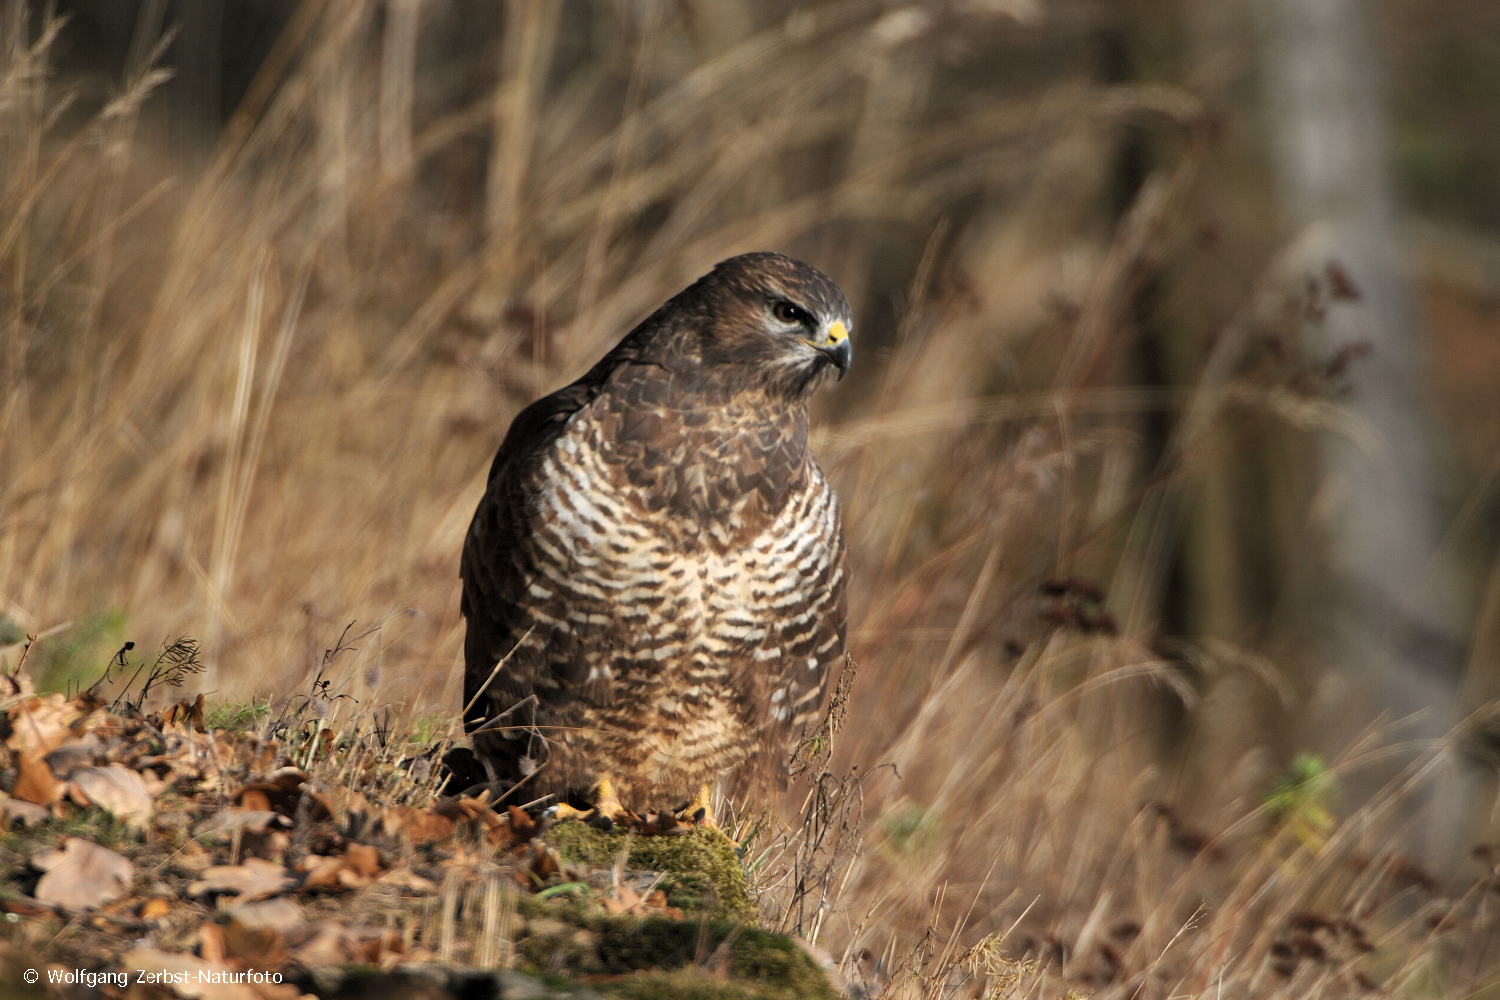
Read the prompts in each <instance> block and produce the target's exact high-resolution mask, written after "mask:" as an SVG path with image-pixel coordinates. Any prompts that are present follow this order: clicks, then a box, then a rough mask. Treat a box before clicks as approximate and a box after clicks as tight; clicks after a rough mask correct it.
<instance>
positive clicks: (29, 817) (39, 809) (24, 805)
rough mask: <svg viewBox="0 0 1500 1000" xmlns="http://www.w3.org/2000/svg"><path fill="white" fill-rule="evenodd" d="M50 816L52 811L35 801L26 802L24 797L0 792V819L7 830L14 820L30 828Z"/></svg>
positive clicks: (43, 821)
mask: <svg viewBox="0 0 1500 1000" xmlns="http://www.w3.org/2000/svg"><path fill="white" fill-rule="evenodd" d="M51 816H52V811H51V810H50V809H48V808H47V807H46V806H39V805H37V804H36V803H35V802H27V801H25V800H24V799H13V798H11V797H10V796H8V795H6V794H5V793H4V792H0V821H3V824H4V828H5V829H7V830H9V829H10V827H11V825H12V824H13V823H15V821H16V820H20V821H21V825H22V826H24V827H26V828H28V829H30V828H31V827H33V826H37V825H39V824H41V823H45V822H46V821H47V820H48V819H49V818H50V817H51Z"/></svg>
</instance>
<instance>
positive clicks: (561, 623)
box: [461, 265, 846, 806]
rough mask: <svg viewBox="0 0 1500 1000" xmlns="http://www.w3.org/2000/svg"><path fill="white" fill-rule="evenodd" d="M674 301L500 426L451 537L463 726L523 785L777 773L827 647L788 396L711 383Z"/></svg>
mask: <svg viewBox="0 0 1500 1000" xmlns="http://www.w3.org/2000/svg"><path fill="white" fill-rule="evenodd" d="M803 266H805V265H803ZM825 280H826V279H825ZM675 301H676V300H674V302H675ZM671 305H672V303H668V306H671ZM679 305H680V303H679ZM689 305H692V303H689ZM665 309H666V307H664V310H665ZM679 312H680V313H681V315H677V316H672V315H667V316H665V317H663V316H662V315H661V313H660V312H659V313H658V314H657V316H655V317H653V320H654V321H655V322H653V320H648V321H647V323H645V324H643V325H642V327H641V328H638V329H637V331H635V332H634V333H632V335H631V337H629V338H627V339H626V340H625V341H624V342H622V343H621V345H620V346H619V347H617V348H616V349H615V351H613V352H611V353H610V355H608V356H606V358H605V359H604V360H603V361H601V362H600V364H599V365H596V366H595V368H594V369H593V370H591V371H590V372H589V373H588V374H587V375H585V376H584V378H582V379H580V380H579V381H578V382H575V383H574V384H573V385H571V386H568V387H567V388H565V389H562V390H560V391H559V392H557V393H554V394H552V395H551V396H548V397H546V398H544V399H542V400H539V401H538V402H537V403H534V404H532V406H530V407H528V408H527V409H526V410H524V411H523V412H522V413H521V414H520V415H519V416H518V417H517V418H516V420H515V422H514V423H513V424H512V427H511V430H510V432H509V433H508V434H507V436H506V439H505V441H504V443H503V444H502V446H501V448H500V452H499V454H498V455H497V456H496V458H495V462H494V464H493V466H492V467H491V472H490V477H489V484H488V489H487V491H486V493H485V496H484V498H483V500H482V501H481V503H480V505H479V509H478V510H477V511H476V513H475V517H474V520H473V523H472V525H471V527H470V529H469V534H468V537H467V539H466V543H465V547H464V552H463V562H462V570H461V571H462V576H463V580H464V594H463V613H464V615H465V617H466V618H467V620H468V634H467V637H466V640H465V657H466V661H467V669H466V675H465V676H466V684H465V702H466V703H467V702H469V701H473V705H472V707H471V708H470V710H469V713H468V717H467V718H466V720H465V722H466V725H467V726H468V728H469V729H470V731H471V734H472V736H473V739H474V744H475V747H476V750H477V751H478V752H480V753H481V754H482V755H483V756H484V757H486V758H487V759H488V760H490V761H491V762H492V763H493V764H494V765H495V767H496V768H497V770H499V771H500V772H501V775H502V776H503V777H508V778H510V779H511V780H517V779H519V778H520V777H522V776H524V775H527V774H529V773H530V772H531V771H532V770H533V769H536V768H540V769H541V770H540V771H538V772H537V773H536V774H535V775H534V780H533V784H534V785H535V786H536V788H537V792H538V794H541V793H542V792H543V791H547V790H553V791H563V790H566V789H578V788H586V787H587V786H588V785H589V784H590V783H591V782H592V781H594V780H595V779H596V778H597V776H598V775H600V774H602V773H608V774H610V775H612V776H613V778H614V780H615V783H616V785H617V786H618V788H619V791H620V795H621V798H622V799H623V800H625V801H627V802H629V801H631V800H632V799H633V800H634V801H636V802H639V803H641V804H642V805H644V806H655V805H672V804H676V803H680V802H682V801H685V800H687V799H688V798H691V796H692V794H693V792H694V790H695V789H696V788H697V787H698V786H700V785H702V784H704V783H712V782H715V781H718V780H720V779H724V778H729V779H731V780H732V781H733V782H734V783H735V785H736V787H739V788H749V787H751V786H753V785H757V784H759V785H764V784H766V783H768V782H775V781H776V780H778V779H779V777H780V775H781V774H782V773H783V769H784V766H785V761H786V756H787V749H788V745H789V742H790V741H793V740H795V739H796V738H797V737H798V736H800V735H801V733H802V732H803V730H804V727H806V726H807V725H808V724H809V723H810V722H811V721H812V720H813V719H814V718H815V717H816V715H817V713H818V711H819V709H820V707H821V702H822V698H823V695H824V690H825V685H826V681H827V678H828V677H829V676H830V668H831V667H832V666H833V665H834V664H836V663H837V662H839V661H840V660H841V659H842V656H843V653H844V644H845V617H846V608H845V596H844V595H845V583H846V579H845V577H846V570H845V559H844V541H843V532H842V527H841V523H840V510H839V503H838V498H837V496H836V495H835V494H834V492H833V490H832V489H831V488H830V487H829V485H828V483H827V481H826V480H825V478H824V475H823V473H822V471H821V469H819V467H818V465H817V463H816V462H815V461H814V459H813V456H812V454H811V453H810V451H809V449H808V418H807V408H806V405H805V402H801V403H800V405H799V401H798V399H797V398H796V397H795V396H794V395H792V394H789V392H788V386H786V385H784V384H779V383H777V382H776V381H775V380H774V379H771V380H764V379H763V380H760V381H759V382H757V381H756V380H749V381H748V383H747V382H746V381H745V380H742V379H737V378H732V377H730V378H725V377H715V376H716V374H717V372H716V370H715V367H714V366H710V365H705V364H703V363H702V361H701V358H700V357H699V356H698V354H701V350H700V351H699V352H698V354H695V344H696V343H697V342H696V341H695V340H694V336H695V334H694V330H695V329H696V327H695V324H697V325H701V324H702V323H704V322H705V318H704V316H703V314H702V311H701V309H700V310H694V309H692V308H687V309H680V310H679ZM643 330H644V331H645V332H644V333H643V332H642V331H643ZM795 388H799V389H801V388H802V387H795ZM502 661H503V663H502ZM497 665H498V669H497ZM476 696H477V697H476Z"/></svg>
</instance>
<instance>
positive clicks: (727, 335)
mask: <svg viewBox="0 0 1500 1000" xmlns="http://www.w3.org/2000/svg"><path fill="white" fill-rule="evenodd" d="M683 294H684V295H685V296H690V297H691V298H692V299H693V300H694V302H693V304H694V306H695V307H696V308H695V309H693V313H694V314H695V318H696V319H697V323H696V324H695V331H694V332H695V334H696V337H697V339H698V343H697V345H696V346H697V348H698V353H699V354H700V356H701V357H702V359H703V361H704V362H705V363H707V364H709V365H711V366H713V367H715V368H716V369H718V370H719V371H721V372H724V373H725V374H729V373H731V372H732V373H733V374H734V375H735V376H737V379H736V380H737V381H741V382H743V383H744V384H759V385H763V386H766V387H768V388H776V389H780V390H783V391H786V392H789V393H791V394H793V395H805V394H806V393H809V392H811V391H812V390H813V389H814V388H816V387H817V385H818V383H819V382H821V381H822V376H823V374H824V373H825V372H827V371H828V370H829V369H836V370H837V371H838V377H839V378H841V379H842V378H843V377H844V373H845V372H847V371H848V370H849V363H850V360H851V357H852V345H851V344H850V342H849V334H850V332H851V331H852V329H853V327H854V317H853V314H852V313H851V311H850V309H849V300H848V299H846V298H845V297H844V293H843V292H842V291H841V290H840V289H839V286H838V285H836V284H834V283H833V281H832V279H830V278H829V277H828V276H827V275H825V274H823V273H822V272H821V271H819V270H817V269H816V268H813V267H810V266H808V265H807V264H804V263H802V262H801V261H799V260H793V259H792V258H790V257H785V256H783V255H781V254H779V253H766V252H762V253H747V254H741V255H740V256H738V257H731V258H729V259H728V260H726V261H724V262H723V263H721V264H719V265H718V266H717V267H715V268H714V269H713V271H711V272H709V273H708V274H706V275H704V276H703V277H702V278H700V279H699V280H698V281H697V283H695V284H694V285H693V286H692V287H691V288H689V289H688V290H687V291H686V292H684V293H683Z"/></svg>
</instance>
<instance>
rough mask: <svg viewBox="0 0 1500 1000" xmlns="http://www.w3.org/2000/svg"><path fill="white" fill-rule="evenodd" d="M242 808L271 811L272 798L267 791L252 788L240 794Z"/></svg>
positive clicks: (254, 810)
mask: <svg viewBox="0 0 1500 1000" xmlns="http://www.w3.org/2000/svg"><path fill="white" fill-rule="evenodd" d="M240 808H241V809H245V810H249V811H251V812H270V811H271V800H270V799H269V798H267V797H266V793H265V792H262V791H259V790H257V789H254V788H251V789H248V790H247V791H245V792H244V793H243V794H242V795H240Z"/></svg>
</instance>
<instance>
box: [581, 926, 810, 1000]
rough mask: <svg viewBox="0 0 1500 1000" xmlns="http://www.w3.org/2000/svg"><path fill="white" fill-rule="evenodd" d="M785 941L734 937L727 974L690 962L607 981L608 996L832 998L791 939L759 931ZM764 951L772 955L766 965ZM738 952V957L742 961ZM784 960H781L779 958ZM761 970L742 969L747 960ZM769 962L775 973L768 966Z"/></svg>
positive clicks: (641, 999) (660, 999) (650, 999)
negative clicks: (690, 965) (685, 965)
mask: <svg viewBox="0 0 1500 1000" xmlns="http://www.w3.org/2000/svg"><path fill="white" fill-rule="evenodd" d="M762 937H764V938H766V939H768V940H776V941H779V942H781V943H784V944H785V945H786V947H787V948H788V949H790V951H786V950H784V949H783V948H782V947H781V946H780V944H775V945H769V946H768V942H767V941H759V940H757V941H748V940H737V941H736V942H735V943H734V944H733V945H731V946H730V947H731V950H732V951H733V953H734V957H733V960H732V962H731V966H730V969H729V975H728V976H727V977H725V978H722V979H721V978H719V977H717V976H715V975H713V974H711V973H709V972H707V971H706V970H704V969H702V968H699V967H694V968H686V969H678V970H676V971H673V972H645V973H640V974H637V975H634V976H630V977H629V978H626V979H622V980H619V981H617V982H615V983H611V984H610V986H609V992H610V993H611V994H612V995H613V996H617V997H625V998H629V1000H833V998H834V997H835V996H837V994H836V993H835V992H834V990H833V986H832V985H831V984H830V983H829V982H828V979H827V977H825V976H824V975H823V973H822V972H820V971H819V970H818V969H817V968H816V967H815V966H814V965H813V964H812V961H811V960H810V959H809V958H807V956H806V955H804V954H803V953H802V951H801V950H800V949H798V948H797V947H796V946H795V945H793V944H792V943H791V942H790V941H788V940H787V939H786V938H779V939H778V938H776V937H775V935H769V934H767V935H762ZM768 954H773V955H775V956H777V957H776V958H775V959H773V960H772V962H771V963H770V964H769V965H767V964H765V961H764V959H765V958H766V957H767V955H768ZM742 958H743V961H742ZM783 958H784V959H786V961H782V959H783ZM747 964H748V965H749V966H750V967H753V968H754V969H757V970H759V972H760V973H761V974H760V975H746V972H745V967H746V965H747ZM773 967H774V970H775V971H774V973H773V971H772V969H773Z"/></svg>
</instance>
